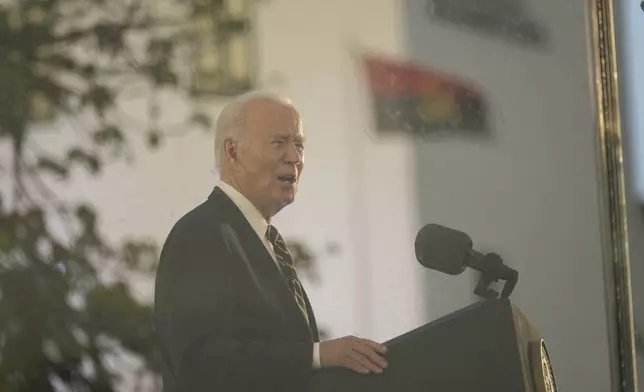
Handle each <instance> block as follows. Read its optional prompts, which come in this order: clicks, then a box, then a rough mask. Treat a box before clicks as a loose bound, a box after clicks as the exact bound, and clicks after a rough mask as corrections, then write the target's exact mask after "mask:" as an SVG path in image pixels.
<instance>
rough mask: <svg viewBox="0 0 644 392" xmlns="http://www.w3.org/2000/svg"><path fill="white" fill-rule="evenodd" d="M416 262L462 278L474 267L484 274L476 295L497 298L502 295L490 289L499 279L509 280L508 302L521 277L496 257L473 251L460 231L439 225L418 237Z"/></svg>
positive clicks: (505, 292)
mask: <svg viewBox="0 0 644 392" xmlns="http://www.w3.org/2000/svg"><path fill="white" fill-rule="evenodd" d="M414 246H415V248H416V259H418V262H420V264H421V265H422V266H424V267H426V268H430V269H433V270H436V271H440V272H444V273H446V274H450V275H458V274H460V273H462V272H463V271H465V268H467V267H470V268H472V269H475V270H477V271H480V272H481V280H480V281H479V284H478V285H477V286H476V289H475V290H474V293H475V294H477V295H480V296H482V297H485V298H496V297H497V296H498V293H497V292H496V291H495V290H493V289H490V288H489V287H488V286H489V285H490V284H491V283H492V282H497V281H498V280H499V279H503V280H506V284H505V286H504V289H503V293H502V294H501V296H502V297H503V298H507V297H509V296H510V294H511V293H512V290H514V286H515V285H516V283H517V281H518V278H519V273H518V272H517V271H515V270H513V269H512V268H510V267H508V266H506V265H504V264H503V260H502V259H501V257H500V256H499V255H497V254H496V253H488V254H482V253H479V252H477V251H475V250H474V249H473V247H472V239H471V238H470V236H468V235H467V234H465V233H463V232H460V231H458V230H454V229H450V228H447V227H443V226H440V225H437V224H428V225H425V226H424V227H423V228H422V229H420V231H419V232H418V234H417V235H416V241H415V244H414Z"/></svg>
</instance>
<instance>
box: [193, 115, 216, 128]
mask: <svg viewBox="0 0 644 392" xmlns="http://www.w3.org/2000/svg"><path fill="white" fill-rule="evenodd" d="M190 122H191V123H193V124H195V125H198V126H200V127H202V128H204V130H210V129H211V127H212V121H211V119H210V117H209V116H208V115H207V114H205V113H200V112H194V113H193V114H192V117H191V118H190Z"/></svg>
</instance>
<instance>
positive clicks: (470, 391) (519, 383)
mask: <svg viewBox="0 0 644 392" xmlns="http://www.w3.org/2000/svg"><path fill="white" fill-rule="evenodd" d="M385 345H386V346H387V347H388V353H387V361H388V362H389V367H388V368H387V369H386V370H385V371H384V372H383V373H382V374H368V375H362V374H358V373H355V372H352V371H350V370H347V369H341V368H337V369H324V370H320V371H317V372H316V373H315V374H314V375H313V378H312V380H311V384H310V387H309V389H308V391H309V392H344V391H352V392H361V391H370V392H372V391H373V392H376V391H377V392H380V391H383V392H384V391H392V392H394V391H395V392H416V391H428V392H554V391H556V385H555V381H554V374H553V372H552V367H551V365H550V359H549V356H548V351H547V347H546V345H545V343H544V341H543V339H541V336H540V335H539V333H538V331H537V330H536V329H535V328H534V327H533V326H532V325H531V324H530V323H529V322H528V320H527V318H526V317H525V316H524V315H523V313H521V311H520V310H519V309H517V308H516V307H515V306H514V305H512V303H511V302H510V300H509V299H494V300H486V301H482V302H477V303H475V304H472V305H470V306H467V307H465V308H462V309H460V310H457V311H455V312H453V313H450V314H448V315H446V316H444V317H442V318H440V319H437V320H435V321H432V322H430V323H428V324H426V325H424V326H422V327H420V328H417V329H415V330H412V331H410V332H407V333H405V334H403V335H400V336H398V337H396V338H394V339H392V340H390V341H388V342H385Z"/></svg>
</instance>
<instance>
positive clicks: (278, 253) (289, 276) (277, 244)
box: [266, 225, 310, 326]
mask: <svg viewBox="0 0 644 392" xmlns="http://www.w3.org/2000/svg"><path fill="white" fill-rule="evenodd" d="M266 238H267V239H268V240H269V241H270V243H271V244H272V245H273V250H274V251H275V258H276V259H277V260H276V261H277V264H278V265H279V267H280V272H281V273H282V276H283V277H284V279H285V280H286V283H287V285H288V288H289V290H290V291H291V294H293V297H294V298H295V302H297V306H298V307H299V308H300V311H301V312H302V315H303V316H304V319H305V320H306V323H307V324H309V326H310V323H309V314H308V312H307V310H306V309H307V308H306V301H305V300H304V289H303V288H302V284H301V283H300V280H299V279H298V277H297V271H296V270H295V263H294V262H293V257H292V256H291V252H289V251H288V249H287V248H286V244H285V243H284V239H283V238H282V236H281V235H280V233H279V232H278V231H277V229H276V228H275V226H273V225H269V226H268V229H267V230H266Z"/></svg>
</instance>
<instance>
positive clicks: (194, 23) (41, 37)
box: [0, 0, 644, 392]
mask: <svg viewBox="0 0 644 392" xmlns="http://www.w3.org/2000/svg"><path fill="white" fill-rule="evenodd" d="M618 6H619V7H620V8H618V9H617V11H618V12H617V15H616V17H617V20H618V38H619V42H618V44H619V45H618V48H619V53H618V55H619V58H620V81H621V83H622V86H621V87H622V92H623V96H622V101H623V108H622V109H623V112H622V116H623V124H624V132H625V137H626V150H625V162H626V171H627V173H626V174H627V187H628V190H629V194H628V198H627V202H628V206H629V229H630V232H629V237H630V241H631V242H630V243H631V248H630V251H631V271H632V278H633V281H632V285H633V300H634V307H635V321H636V329H640V328H642V330H643V331H644V294H643V291H644V267H643V266H642V264H643V260H644V246H643V245H642V244H644V241H642V240H641V238H642V235H644V208H643V206H644V158H642V157H644V112H642V110H641V108H642V107H644V77H642V74H641V72H639V73H638V70H641V69H644V49H643V48H644V47H643V46H642V45H641V44H638V42H637V40H638V39H641V37H643V36H644V13H643V12H642V9H640V5H639V4H638V3H637V2H635V1H631V2H620V3H619V4H618ZM588 12H589V10H588V8H587V2H586V1H583V0H570V1H566V2H562V1H559V0H539V1H537V0H494V1H492V0H488V1H485V2H481V1H478V0H352V1H339V0H326V1H323V2H320V1H313V0H297V1H296V0H113V1H106V0H13V1H12V0H2V1H1V2H0V391H2V392H4V391H8V392H13V391H29V392H32V391H33V392H39V391H124V392H130V391H132V392H139V391H140V392H143V391H158V390H160V380H159V377H158V372H159V358H158V356H157V351H156V348H155V346H154V342H153V340H152V321H151V313H152V300H153V296H154V292H153V289H154V274H155V270H156V263H157V261H158V255H159V250H160V247H161V246H162V244H163V241H164V240H165V238H166V236H167V234H168V232H169V230H170V228H171V227H172V225H173V224H174V223H175V222H176V220H177V219H179V218H180V217H181V216H182V215H183V214H185V213H186V212H187V211H189V210H190V209H192V208H193V207H194V206H196V205H198V204H199V203H201V202H202V201H203V200H204V199H205V198H206V197H207V196H208V194H209V193H210V191H211V190H212V187H213V186H214V184H215V181H216V179H217V173H216V172H214V171H213V167H214V155H213V136H214V134H213V127H212V124H213V122H214V120H215V119H216V117H217V115H218V113H219V111H220V110H221V108H222V107H223V105H225V104H226V103H227V102H228V101H229V100H230V99H231V97H234V96H235V95H237V94H240V93H243V92H246V91H249V90H256V89H260V90H269V91H273V92H277V93H281V94H284V95H286V96H288V97H290V98H291V99H292V100H293V102H294V104H295V106H296V107H297V109H298V110H299V111H300V113H301V116H302V118H303V121H304V132H305V134H306V136H307V146H306V170H305V172H304V176H303V178H302V182H301V185H300V191H299V194H298V198H297V202H296V203H295V204H294V205H292V206H291V207H289V208H288V209H285V210H284V211H283V212H282V213H280V214H279V215H278V216H277V217H276V219H275V223H274V224H275V225H276V226H277V227H278V228H279V229H280V231H281V232H282V233H284V234H285V237H287V242H289V245H290V246H291V248H292V250H293V252H294V254H295V255H296V259H297V261H298V266H299V269H300V274H301V276H302V280H303V283H304V285H305V286H306V289H307V291H308V293H309V297H310V298H311V301H312V304H313V307H314V309H315V312H316V316H317V319H318V320H319V323H320V324H321V327H322V329H323V331H324V335H325V336H326V337H327V338H335V337H340V336H344V335H347V334H357V335H361V336H364V337H367V338H371V339H374V340H379V341H386V340H388V339H391V338H393V337H395V336H397V335H400V334H402V333H404V332H406V331H408V330H410V329H413V328H415V327H417V326H419V325H422V324H424V323H426V322H428V321H430V320H433V319H436V318H438V317H440V316H443V315H445V314H447V313H449V312H452V311H454V310H457V309H459V308H461V307H463V306H465V305H467V304H470V303H472V302H474V301H478V300H479V299H478V298H477V297H476V296H475V295H474V294H473V293H472V292H473V289H474V286H475V285H476V283H477V278H478V276H477V275H476V274H475V273H474V272H470V271H466V273H464V274H463V275H461V276H458V277H455V276H447V275H443V274H440V273H438V272H434V271H429V270H426V269H423V268H422V267H421V266H420V265H418V263H417V262H416V259H415V255H414V247H413V244H414V238H415V235H416V232H417V231H418V229H420V228H421V227H422V226H423V225H425V224H427V223H438V224H441V225H445V226H449V227H452V228H455V229H457V230H461V231H464V232H466V233H468V234H469V235H470V236H471V237H472V238H473V240H474V243H475V246H476V248H477V249H478V250H480V251H484V252H496V253H499V254H500V255H501V256H502V257H503V258H504V260H505V262H506V264H508V265H509V266H511V267H512V268H515V269H517V270H518V271H519V274H520V275H519V284H518V286H517V288H516V289H515V292H514V294H513V297H512V298H513V301H514V303H515V304H516V305H517V306H518V307H520V308H521V309H522V311H523V312H524V313H525V314H526V315H527V316H528V318H529V319H530V320H531V321H532V322H533V323H534V324H535V326H537V327H538V328H539V330H540V331H541V333H542V335H543V336H544V339H546V341H547V342H548V345H549V350H550V354H551V357H552V361H553V364H554V367H555V371H556V376H557V382H558V384H559V386H560V389H561V390H565V391H583V392H594V391H597V392H605V391H608V390H610V388H611V373H610V372H611V369H610V354H609V324H610V323H611V320H609V318H608V314H607V310H606V303H607V300H606V290H607V282H606V281H605V278H604V275H605V268H606V267H605V253H604V252H605V250H603V249H602V232H601V230H602V221H601V207H600V188H599V186H600V185H599V183H598V177H599V173H600V171H601V167H600V166H599V161H598V156H599V155H598V153H599V149H600V145H599V138H598V136H599V135H598V131H597V114H596V99H595V95H594V85H593V83H594V82H593V74H592V72H593V65H592V63H591V60H592V56H591V54H592V53H591V49H590V36H589V34H590V33H589V20H590V19H589V14H588ZM638 108H639V110H638ZM638 342H639V344H640V346H638V350H639V351H638V355H639V357H638V366H639V367H640V368H641V369H642V370H644V348H642V346H644V343H642V342H641V341H639V340H638ZM640 377H644V372H641V373H640Z"/></svg>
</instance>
